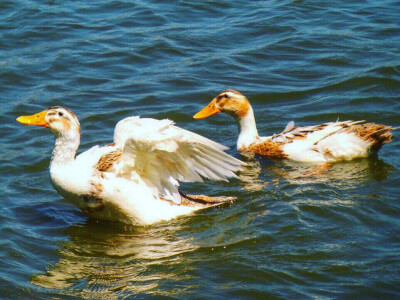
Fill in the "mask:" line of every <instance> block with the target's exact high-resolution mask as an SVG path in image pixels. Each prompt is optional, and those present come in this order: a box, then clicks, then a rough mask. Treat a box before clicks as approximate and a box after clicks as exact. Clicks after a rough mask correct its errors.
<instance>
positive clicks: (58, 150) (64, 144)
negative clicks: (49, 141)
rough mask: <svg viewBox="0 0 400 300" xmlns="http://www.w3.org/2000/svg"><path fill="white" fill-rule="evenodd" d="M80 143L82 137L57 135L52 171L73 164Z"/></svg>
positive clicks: (51, 164)
mask: <svg viewBox="0 0 400 300" xmlns="http://www.w3.org/2000/svg"><path fill="white" fill-rule="evenodd" d="M79 143H80V136H79V135H76V134H68V133H67V134H65V135H61V134H57V135H56V142H55V147H54V150H53V156H52V158H51V163H50V169H51V168H53V167H57V166H65V165H68V164H69V163H71V162H73V161H74V159H75V154H76V151H77V150H78V147H79Z"/></svg>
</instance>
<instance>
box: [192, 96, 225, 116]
mask: <svg viewBox="0 0 400 300" xmlns="http://www.w3.org/2000/svg"><path fill="white" fill-rule="evenodd" d="M216 103H217V98H214V99H213V100H212V101H211V102H210V103H209V104H208V105H207V106H206V107H204V108H203V109H202V110H201V111H199V112H198V113H197V114H195V115H194V116H193V119H204V118H207V117H209V116H211V115H215V114H217V113H220V112H221V110H220V109H219V108H218V107H217V106H216Z"/></svg>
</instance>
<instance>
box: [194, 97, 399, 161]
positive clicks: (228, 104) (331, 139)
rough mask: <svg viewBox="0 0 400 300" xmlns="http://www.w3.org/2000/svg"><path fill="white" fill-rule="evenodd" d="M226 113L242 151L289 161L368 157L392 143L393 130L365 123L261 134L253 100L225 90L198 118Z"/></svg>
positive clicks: (200, 112)
mask: <svg viewBox="0 0 400 300" xmlns="http://www.w3.org/2000/svg"><path fill="white" fill-rule="evenodd" d="M219 112H225V113H227V114H229V115H231V116H232V117H234V118H235V119H236V121H237V123H238V126H239V138H238V140H237V149H238V151H244V152H250V153H254V154H258V155H262V156H268V157H271V158H274V157H276V158H287V159H291V160H295V161H300V162H314V163H331V162H337V161H343V160H352V159H355V158H361V157H367V156H368V155H369V154H370V153H371V152H373V151H378V150H379V149H380V147H381V146H382V145H383V144H385V143H388V142H390V141H391V138H392V133H391V131H390V130H391V129H392V128H391V127H389V126H385V125H378V124H375V123H364V121H356V122H354V121H343V122H331V123H325V124H321V125H317V126H307V127H296V126H294V122H293V121H292V122H290V123H289V124H288V125H287V126H286V129H285V130H284V131H283V132H282V133H279V134H275V135H273V136H268V137H260V136H259V135H258V131H257V127H256V121H255V118H254V112H253V108H252V107H251V105H250V102H249V100H248V99H247V98H246V97H245V96H244V95H242V94H241V93H239V92H237V91H234V90H225V91H223V92H222V93H220V94H219V95H218V96H217V97H215V98H214V99H213V100H212V101H211V102H210V103H209V104H208V105H207V106H206V107H205V108H203V109H202V110H201V111H199V112H198V113H197V114H195V115H194V116H193V118H195V119H202V118H206V117H208V116H210V115H213V114H216V113H219Z"/></svg>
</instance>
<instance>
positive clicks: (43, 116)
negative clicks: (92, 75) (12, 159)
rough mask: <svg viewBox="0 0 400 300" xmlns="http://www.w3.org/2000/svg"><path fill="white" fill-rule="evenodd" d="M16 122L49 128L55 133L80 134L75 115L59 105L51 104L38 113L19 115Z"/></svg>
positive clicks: (65, 134)
mask: <svg viewBox="0 0 400 300" xmlns="http://www.w3.org/2000/svg"><path fill="white" fill-rule="evenodd" d="M17 122H19V123H21V124H25V125H36V126H42V127H46V128H50V129H51V131H52V132H53V133H54V134H56V135H62V136H67V135H71V134H72V135H76V134H77V135H78V136H79V135H80V133H81V127H80V124H79V121H78V118H77V117H76V115H75V114H74V113H73V112H72V111H70V110H69V109H67V108H65V107H61V106H53V107H50V108H49V109H46V110H45V111H42V112H40V113H37V114H34V115H30V116H21V117H18V118H17Z"/></svg>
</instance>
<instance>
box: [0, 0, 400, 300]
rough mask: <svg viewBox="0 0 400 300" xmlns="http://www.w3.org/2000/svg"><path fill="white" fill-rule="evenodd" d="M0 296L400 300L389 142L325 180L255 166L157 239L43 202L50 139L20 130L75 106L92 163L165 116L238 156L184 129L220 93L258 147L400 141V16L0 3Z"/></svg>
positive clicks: (348, 5)
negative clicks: (353, 128) (355, 125)
mask: <svg viewBox="0 0 400 300" xmlns="http://www.w3.org/2000/svg"><path fill="white" fill-rule="evenodd" d="M0 16H1V18H0V36H1V39H0V88H1V94H0V106H1V110H0V118H1V123H0V126H1V133H2V134H1V137H0V174H1V175H0V184H1V186H2V190H3V193H2V197H1V204H2V205H1V206H0V245H1V246H0V255H1V258H2V259H1V260H0V297H1V298H21V299H26V298H38V299H39V298H51V297H54V298H57V299H60V298H73V297H76V298H77V299H80V298H107V299H117V298H130V297H132V298H139V299H148V298H151V297H153V298H157V299H158V298H160V297H161V296H165V297H167V298H168V297H172V298H182V299H187V298H188V297H190V298H192V297H195V298H202V299H204V298H209V299H218V298H245V299H250V298H258V299H266V298H286V299H294V298H332V299H336V298H350V299H354V298H383V299H388V298H397V297H399V296H400V287H399V285H398V283H399V281H400V257H399V251H400V221H399V215H400V201H399V200H400V197H399V194H400V186H399V182H400V172H399V168H400V158H399V157H400V150H399V146H400V143H399V139H398V136H399V133H398V131H396V132H395V133H394V136H395V138H394V141H393V142H392V143H390V144H387V145H385V146H384V147H383V148H382V149H381V151H380V153H379V156H372V157H370V158H368V159H361V160H356V161H353V162H346V163H339V164H336V165H334V167H332V168H331V169H329V170H327V171H326V172H325V173H323V174H313V171H314V169H313V166H311V165H307V164H299V163H290V162H282V161H271V160H267V159H257V160H248V162H249V164H250V167H249V168H248V169H247V170H246V172H244V173H243V174H241V176H240V179H239V180H232V181H231V182H230V183H224V182H206V183H201V184H193V185H189V184H185V185H184V190H185V191H186V192H188V193H206V194H210V195H228V196H231V195H236V196H237V197H238V200H237V201H236V202H235V203H234V204H232V205H228V206H225V207H221V208H219V209H208V210H204V211H202V212H199V213H196V214H195V215H193V216H187V217H181V218H178V219H175V220H173V221H171V222H165V223H159V224H155V225H152V226H147V227H141V226H134V225H132V226H127V225H123V224H115V223H107V222H100V221H94V220H89V219H88V218H87V217H86V216H85V214H83V213H82V212H80V211H79V210H78V209H76V208H75V207H73V206H72V205H71V204H69V203H68V202H66V201H65V200H64V199H62V197H61V196H59V195H58V194H57V193H56V192H55V191H54V190H53V188H52V186H51V184H50V181H49V176H48V165H49V160H50V155H51V151H52V148H53V137H52V134H51V133H50V132H48V131H47V130H45V129H42V128H31V127H27V126H22V125H20V124H18V123H16V122H15V118H16V117H17V116H19V115H21V114H30V113H35V112H39V111H42V110H43V109H45V108H47V107H49V106H51V105H63V106H66V107H68V108H70V109H72V110H73V111H74V112H75V113H76V114H77V115H78V117H79V119H80V121H81V125H82V145H81V148H80V149H81V150H80V151H84V150H86V149H88V148H89V147H91V146H93V145H96V144H105V143H109V142H111V141H112V134H113V129H114V126H115V124H116V122H117V121H118V120H120V119H122V118H124V117H127V116H131V115H141V116H143V117H153V118H159V119H161V118H170V119H172V120H174V121H175V122H177V124H178V126H180V127H183V128H185V129H189V130H192V131H195V132H197V133H200V134H202V135H205V136H207V137H209V138H212V139H214V140H216V141H218V142H221V143H223V144H225V145H227V146H229V147H231V150H229V153H230V154H232V155H235V156H236V157H238V158H242V159H245V160H247V159H246V158H244V157H241V156H240V155H238V154H237V153H236V151H235V143H236V137H237V128H236V124H235V123H234V122H233V120H232V119H231V118H230V117H229V116H225V115H219V116H215V117H212V118H208V119H206V120H201V121H195V120H193V119H192V115H193V114H194V113H196V112H197V111H198V110H199V109H201V108H202V107H203V106H204V105H206V104H207V103H208V102H209V101H210V100H211V99H212V98H213V97H214V96H215V95H217V94H218V93H219V92H221V91H222V90H224V89H226V88H233V89H236V90H239V91H241V92H242V93H244V94H245V95H247V96H248V98H249V99H250V101H251V103H252V104H253V107H254V110H255V114H256V119H257V123H258V126H259V132H260V133H262V134H264V135H270V134H273V133H276V132H279V131H281V130H282V129H283V128H284V127H285V126H286V124H287V123H288V122H289V121H291V120H294V121H295V122H296V124H299V125H312V124H319V123H322V122H329V121H335V120H336V119H338V118H339V119H340V120H346V119H353V120H360V119H363V120H369V121H373V122H376V123H383V124H386V125H390V126H395V127H398V126H400V101H399V100H400V99H399V95H400V64H399V62H400V52H399V49H400V39H399V36H400V25H399V24H400V23H399V16H400V4H399V2H398V1H389V0H382V1H351V2H348V1H328V2H321V1H313V0H310V1H223V0H211V1H203V2H201V1H191V0H185V1H176V2H173V3H168V2H157V1H132V2H131V1H117V0H113V1H87V2H82V1H69V2H65V1H57V0H55V1H36V0H31V1H28V0H16V1H2V2H1V3H0Z"/></svg>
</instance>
